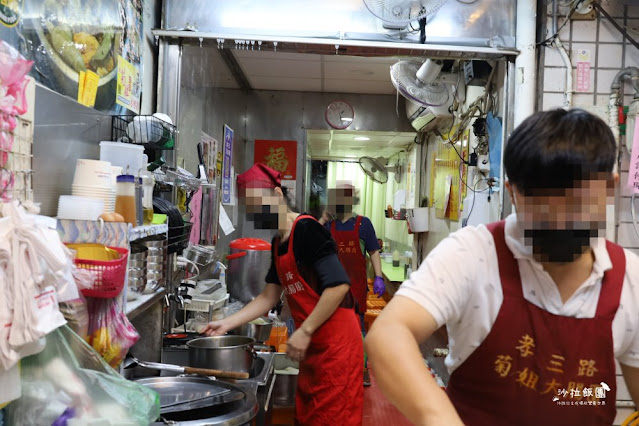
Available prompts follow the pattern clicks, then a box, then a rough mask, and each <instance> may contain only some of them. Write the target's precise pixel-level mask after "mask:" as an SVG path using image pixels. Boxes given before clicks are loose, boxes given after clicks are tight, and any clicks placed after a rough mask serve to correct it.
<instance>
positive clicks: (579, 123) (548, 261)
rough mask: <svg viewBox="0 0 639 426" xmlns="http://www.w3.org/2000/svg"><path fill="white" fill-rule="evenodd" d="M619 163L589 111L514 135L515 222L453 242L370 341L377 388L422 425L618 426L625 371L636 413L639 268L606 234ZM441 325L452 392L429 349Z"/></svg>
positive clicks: (540, 122) (389, 310) (410, 283)
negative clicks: (433, 371)
mask: <svg viewBox="0 0 639 426" xmlns="http://www.w3.org/2000/svg"><path fill="white" fill-rule="evenodd" d="M616 153H617V148H616V143H615V140H614V136H613V135H612V132H611V131H610V129H609V128H608V126H607V125H606V123H605V122H604V121H603V120H601V119H600V118H598V117H596V116H594V115H592V114H590V113H588V112H586V111H584V110H580V109H572V110H569V111H565V110H562V109H557V110H552V111H545V112H539V113H536V114H534V115H532V116H530V117H529V118H527V119H526V120H525V121H524V122H523V123H522V124H521V125H520V126H518V127H517V129H515V130H514V132H513V133H512V135H511V136H510V138H509V141H508V144H507V145H506V147H505V151H504V167H505V171H506V173H507V176H508V182H507V183H506V188H508V190H509V193H510V197H511V201H512V204H513V206H514V207H515V211H516V213H514V214H512V215H510V216H508V217H507V218H506V219H505V220H503V221H500V222H496V223H492V224H489V225H487V226H484V225H480V226H477V227H466V228H462V229H461V230H459V231H457V232H455V233H453V234H451V235H450V236H449V237H448V238H446V239H444V240H443V241H442V242H441V243H440V244H439V245H438V246H437V247H436V248H435V249H433V250H432V251H431V252H430V253H429V254H428V256H427V257H426V259H424V261H423V262H422V264H421V265H420V267H419V269H418V270H417V271H415V272H413V273H412V274H411V276H410V278H409V279H408V280H407V281H405V282H404V283H403V284H402V285H401V287H400V289H399V291H398V292H397V293H396V295H395V297H394V298H393V299H392V300H391V302H390V303H389V304H388V305H387V306H386V308H385V309H384V310H383V311H382V314H381V315H380V316H379V317H378V318H377V320H376V321H375V323H374V324H373V327H372V329H371V330H370V332H369V334H368V336H367V338H366V342H365V346H366V351H367V353H368V355H369V357H370V362H371V363H372V367H373V371H374V373H375V377H376V380H377V382H378V383H379V386H380V388H381V389H382V391H383V392H384V393H385V394H386V396H387V397H388V398H389V399H390V400H391V402H393V403H394V404H395V405H396V406H397V407H398V408H399V410H400V411H401V412H402V413H404V415H406V416H407V417H408V418H409V419H410V420H411V421H413V422H414V423H415V424H419V425H437V426H438V425H447V426H451V425H461V424H466V425H491V426H499V425H513V424H517V425H558V424H562V425H564V424H575V425H576V424H589V425H610V424H612V423H613V421H614V418H615V413H616V407H615V396H616V380H615V379H616V377H615V360H617V361H618V362H619V364H620V366H621V371H622V372H623V376H624V379H625V381H626V384H627V387H628V390H629V392H630V395H631V397H632V398H633V400H634V402H635V404H638V403H639V327H638V323H639V314H638V313H639V258H638V257H637V256H636V255H635V254H633V253H631V252H629V251H628V250H624V249H623V248H621V247H620V246H618V245H616V244H613V243H611V242H609V241H606V240H605V239H604V238H602V236H601V235H600V234H601V233H602V232H603V230H604V229H605V224H606V219H607V218H606V206H607V205H609V204H611V203H613V197H614V189H615V186H616V184H617V183H618V180H619V176H618V174H617V173H616V172H613V169H614V162H615V159H616ZM444 325H445V326H446V328H447V331H448V336H449V355H448V356H447V358H446V361H445V362H446V366H447V368H448V370H449V372H450V373H451V376H450V381H449V383H448V385H447V389H446V391H445V392H444V391H443V390H441V388H440V387H439V386H438V385H437V383H436V382H435V380H434V379H433V378H432V377H431V375H430V372H429V370H428V369H427V367H426V366H425V364H424V362H423V359H422V354H421V353H420V350H419V346H418V344H419V343H420V342H423V341H424V340H426V339H428V338H429V337H430V336H431V335H432V334H433V333H434V332H435V331H436V330H437V329H438V328H440V327H442V326H444ZM391 336H392V337H391Z"/></svg>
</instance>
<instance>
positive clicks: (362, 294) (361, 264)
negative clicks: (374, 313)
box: [331, 216, 368, 314]
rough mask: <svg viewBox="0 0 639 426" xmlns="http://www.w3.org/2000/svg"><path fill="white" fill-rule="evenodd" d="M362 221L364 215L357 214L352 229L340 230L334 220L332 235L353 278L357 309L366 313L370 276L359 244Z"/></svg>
mask: <svg viewBox="0 0 639 426" xmlns="http://www.w3.org/2000/svg"><path fill="white" fill-rule="evenodd" d="M361 223H362V216H357V219H355V226H354V228H353V230H352V231H338V230H337V229H336V227H335V221H333V222H332V223H331V235H333V239H334V240H335V242H336V243H337V252H338V256H339V260H340V262H342V265H343V266H344V269H346V273H347V274H348V277H349V278H350V280H351V292H352V293H353V297H354V298H355V302H356V303H357V306H356V307H355V310H356V311H357V313H359V314H364V313H366V296H367V294H368V285H367V278H368V277H367V276H366V257H365V256H364V253H362V247H361V246H360V244H359V226H360V224H361Z"/></svg>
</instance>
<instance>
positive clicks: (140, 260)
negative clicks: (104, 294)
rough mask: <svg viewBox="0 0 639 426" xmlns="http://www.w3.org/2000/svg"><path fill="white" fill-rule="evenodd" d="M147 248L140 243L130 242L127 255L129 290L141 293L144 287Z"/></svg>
mask: <svg viewBox="0 0 639 426" xmlns="http://www.w3.org/2000/svg"><path fill="white" fill-rule="evenodd" d="M148 253H149V250H148V249H147V248H146V247H145V246H143V245H142V244H137V243H132V244H131V254H130V255H129V290H131V291H134V292H136V293H142V292H143V291H144V289H145V288H146V274H147V272H146V259H147V256H148Z"/></svg>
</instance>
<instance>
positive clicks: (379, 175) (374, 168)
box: [359, 157, 388, 183]
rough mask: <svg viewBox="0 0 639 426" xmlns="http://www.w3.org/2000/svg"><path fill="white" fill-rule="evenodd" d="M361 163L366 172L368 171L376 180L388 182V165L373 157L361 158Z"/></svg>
mask: <svg viewBox="0 0 639 426" xmlns="http://www.w3.org/2000/svg"><path fill="white" fill-rule="evenodd" d="M359 165H360V167H361V168H362V170H363V171H364V173H366V174H367V175H368V176H369V177H370V178H371V179H373V180H374V181H375V182H377V183H386V182H388V172H387V171H386V166H384V165H383V164H381V163H380V162H379V161H377V159H375V158H372V157H362V158H360V159H359Z"/></svg>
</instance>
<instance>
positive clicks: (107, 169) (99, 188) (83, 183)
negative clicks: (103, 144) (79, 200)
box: [71, 158, 117, 213]
mask: <svg viewBox="0 0 639 426" xmlns="http://www.w3.org/2000/svg"><path fill="white" fill-rule="evenodd" d="M114 172H116V173H117V171H116V170H113V169H112V167H111V163H109V162H108V161H99V160H87V159H83V158H80V159H78V161H77V162H76V165H75V174H74V175H73V184H72V185H71V194H72V195H75V196H78V197H89V198H96V199H100V200H103V201H104V212H105V213H111V212H112V211H113V210H115V186H114V181H115V179H114V178H113V173H114Z"/></svg>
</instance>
